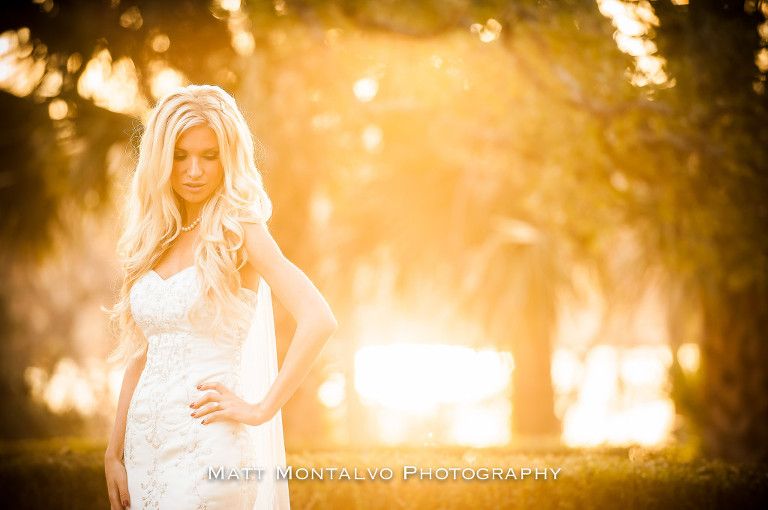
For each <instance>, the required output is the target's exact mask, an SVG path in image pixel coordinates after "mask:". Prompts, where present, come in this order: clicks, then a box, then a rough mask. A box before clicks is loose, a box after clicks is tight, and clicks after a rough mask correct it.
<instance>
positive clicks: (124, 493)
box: [117, 475, 131, 507]
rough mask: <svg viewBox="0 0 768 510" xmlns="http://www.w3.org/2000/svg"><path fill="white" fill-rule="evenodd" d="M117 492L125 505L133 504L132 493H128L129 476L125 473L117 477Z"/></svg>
mask: <svg viewBox="0 0 768 510" xmlns="http://www.w3.org/2000/svg"><path fill="white" fill-rule="evenodd" d="M117 492H118V493H119V494H120V502H121V503H122V504H123V506H124V507H126V506H131V495H130V494H128V478H127V477H126V476H125V475H123V476H121V477H119V478H118V479H117Z"/></svg>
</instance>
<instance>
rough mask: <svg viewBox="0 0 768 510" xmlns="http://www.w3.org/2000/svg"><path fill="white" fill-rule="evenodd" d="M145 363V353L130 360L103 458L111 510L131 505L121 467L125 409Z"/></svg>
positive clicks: (128, 404)
mask: <svg viewBox="0 0 768 510" xmlns="http://www.w3.org/2000/svg"><path fill="white" fill-rule="evenodd" d="M146 362H147V353H146V351H145V352H144V354H142V355H141V356H140V357H138V358H134V359H132V360H131V361H130V362H129V363H128V366H127V367H126V369H125V375H124V376H123V384H122V386H121V388H120V397H119V398H118V401H117V416H116V417H115V426H114V427H113V428H112V436H111V437H110V439H109V445H108V446H107V452H106V454H105V455H104V471H105V472H106V475H107V491H108V492H109V503H110V505H111V509H112V510H122V508H123V507H126V506H129V505H130V504H131V500H130V496H129V494H128V478H127V476H126V472H125V465H124V464H123V446H124V444H125V424H126V421H127V419H128V407H129V406H130V404H131V398H133V391H134V390H135V389H136V385H137V384H138V382H139V377H141V373H142V372H143V371H144V365H145V364H146Z"/></svg>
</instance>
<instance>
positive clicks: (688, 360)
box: [677, 343, 701, 374]
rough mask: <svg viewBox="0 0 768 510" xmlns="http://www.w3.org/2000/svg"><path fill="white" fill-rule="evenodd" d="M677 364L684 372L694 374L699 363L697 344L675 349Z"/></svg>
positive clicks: (687, 344)
mask: <svg viewBox="0 0 768 510" xmlns="http://www.w3.org/2000/svg"><path fill="white" fill-rule="evenodd" d="M677 362H678V363H679V364H680V367H681V368H682V369H683V371H684V372H687V373H689V374H693V373H695V372H696V371H697V370H698V369H699V363H701V353H700V352H699V346H698V344H694V343H685V344H683V345H681V346H680V347H678V349H677Z"/></svg>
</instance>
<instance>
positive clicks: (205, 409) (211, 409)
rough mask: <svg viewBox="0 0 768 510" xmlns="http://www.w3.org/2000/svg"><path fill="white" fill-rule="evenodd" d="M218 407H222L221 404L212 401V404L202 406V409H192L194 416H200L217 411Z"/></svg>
mask: <svg viewBox="0 0 768 510" xmlns="http://www.w3.org/2000/svg"><path fill="white" fill-rule="evenodd" d="M217 409H221V405H220V404H219V403H218V402H211V403H210V404H206V405H204V406H202V407H201V408H200V409H197V410H195V411H192V416H194V417H195V418H200V417H201V416H205V415H207V414H210V413H213V412H215V411H216V410H217Z"/></svg>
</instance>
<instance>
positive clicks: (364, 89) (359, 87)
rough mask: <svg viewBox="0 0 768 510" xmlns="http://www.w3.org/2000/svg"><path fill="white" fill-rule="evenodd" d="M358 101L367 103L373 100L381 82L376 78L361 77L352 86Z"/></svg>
mask: <svg viewBox="0 0 768 510" xmlns="http://www.w3.org/2000/svg"><path fill="white" fill-rule="evenodd" d="M352 90H353V92H354V93H355V97H356V98H357V99H358V101H361V102H363V103H367V102H368V101H371V100H372V99H373V98H374V97H376V94H377V93H378V91H379V82H378V80H376V79H375V78H371V77H367V78H360V79H359V80H357V81H356V82H355V85H354V86H353V87H352Z"/></svg>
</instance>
